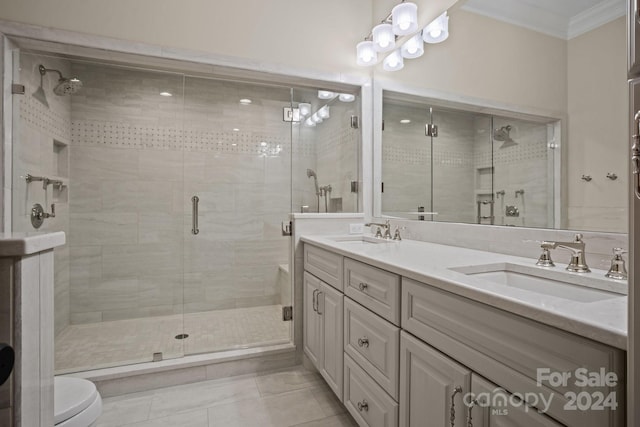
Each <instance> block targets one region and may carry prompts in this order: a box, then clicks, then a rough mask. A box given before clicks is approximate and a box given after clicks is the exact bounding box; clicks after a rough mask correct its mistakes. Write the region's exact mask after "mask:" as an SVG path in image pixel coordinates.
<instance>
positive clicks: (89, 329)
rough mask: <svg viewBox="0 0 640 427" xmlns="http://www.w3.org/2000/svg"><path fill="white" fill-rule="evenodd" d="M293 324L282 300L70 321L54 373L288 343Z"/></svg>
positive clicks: (60, 340)
mask: <svg viewBox="0 0 640 427" xmlns="http://www.w3.org/2000/svg"><path fill="white" fill-rule="evenodd" d="M183 323H184V326H183ZM290 325H291V322H283V321H282V306H280V305H269V306H262V307H249V308H236V309H231V310H215V311H207V312H200V313H190V314H185V315H184V316H183V315H172V316H161V317H146V318H139V319H127V320H115V321H110V322H100V323H89V324H83V325H71V326H69V327H67V328H66V329H65V330H64V331H63V332H62V333H60V335H58V336H57V337H56V342H55V346H56V356H55V363H56V365H55V366H56V374H62V373H68V372H78V371H86V370H91V369H99V368H106V367H111V366H120V365H127V364H132V363H141V362H149V361H151V360H152V358H153V353H157V352H162V354H163V358H164V359H169V358H174V357H180V356H182V355H188V354H198V353H210V352H215V351H222V350H230V349H237V348H245V347H257V346H263V345H271V344H281V343H286V342H289V340H290V338H289V336H290V333H289V328H290ZM182 333H186V334H189V337H188V338H186V339H183V340H178V339H175V336H176V335H178V334H182Z"/></svg>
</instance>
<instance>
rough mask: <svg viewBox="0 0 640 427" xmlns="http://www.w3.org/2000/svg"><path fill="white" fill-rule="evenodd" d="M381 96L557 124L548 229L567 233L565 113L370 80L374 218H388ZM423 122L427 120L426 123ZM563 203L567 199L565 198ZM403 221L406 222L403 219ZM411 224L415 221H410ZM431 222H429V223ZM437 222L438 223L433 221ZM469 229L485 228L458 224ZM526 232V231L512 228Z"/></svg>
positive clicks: (376, 79)
mask: <svg viewBox="0 0 640 427" xmlns="http://www.w3.org/2000/svg"><path fill="white" fill-rule="evenodd" d="M384 92H396V93H402V94H406V95H407V97H409V98H427V99H429V100H430V101H433V102H432V105H433V106H434V107H443V108H449V109H456V110H461V111H467V112H470V113H474V112H475V113H480V114H487V115H498V116H501V117H510V118H515V119H523V120H531V119H534V120H536V119H537V120H539V119H541V118H545V119H549V121H556V122H558V126H559V127H560V132H559V133H560V137H559V141H558V145H559V147H558V149H557V151H556V153H557V154H556V155H554V158H553V173H554V183H553V195H552V197H553V200H554V208H553V211H554V214H553V217H554V221H553V222H554V224H553V226H552V227H548V229H553V230H560V229H566V228H567V227H566V225H567V201H566V200H564V199H563V196H564V195H565V194H567V190H566V188H567V186H566V168H563V167H562V166H563V164H564V163H565V162H564V159H565V158H566V151H567V146H566V145H567V144H565V141H567V130H566V127H567V126H566V123H567V116H566V114H564V113H561V112H558V111H553V110H539V109H532V108H526V107H521V106H516V105H508V104H503V103H499V102H496V101H491V100H486V99H480V98H474V97H469V96H465V95H456V94H451V93H447V92H442V91H437V90H432V89H424V88H417V87H414V86H410V85H406V84H404V83H400V82H398V81H394V80H388V79H381V78H374V80H373V180H372V186H371V189H372V192H373V206H372V208H373V210H372V213H373V215H372V216H373V217H374V218H387V217H386V216H384V215H383V213H382V192H381V186H382V121H383V103H384V102H383V101H384ZM425 120H426V119H425ZM425 123H426V121H425ZM565 199H566V198H565ZM402 219H403V220H404V219H406V218H402ZM409 220H410V221H414V220H412V219H409ZM429 222H431V221H429ZM433 222H438V221H433ZM460 224H468V225H485V224H475V223H460ZM515 228H528V227H515Z"/></svg>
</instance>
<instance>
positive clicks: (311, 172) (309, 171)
mask: <svg viewBox="0 0 640 427" xmlns="http://www.w3.org/2000/svg"><path fill="white" fill-rule="evenodd" d="M307 178H313V184H314V185H315V187H316V196H319V195H320V188H319V187H318V176H317V175H316V173H315V172H314V170H313V169H307Z"/></svg>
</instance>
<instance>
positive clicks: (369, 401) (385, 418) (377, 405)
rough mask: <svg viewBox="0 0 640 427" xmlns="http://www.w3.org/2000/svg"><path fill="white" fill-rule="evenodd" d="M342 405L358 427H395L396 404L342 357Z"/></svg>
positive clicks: (396, 417) (345, 356)
mask: <svg viewBox="0 0 640 427" xmlns="http://www.w3.org/2000/svg"><path fill="white" fill-rule="evenodd" d="M344 405H345V406H346V407H347V410H348V411H349V413H350V414H351V415H352V416H353V418H354V419H355V420H356V422H357V423H358V425H360V426H364V427H367V426H371V427H396V426H397V425H398V404H397V403H396V402H395V401H394V400H393V399H392V398H391V397H389V395H388V394H387V393H385V391H384V390H383V389H382V388H381V387H380V386H379V385H378V384H377V383H376V382H375V381H373V380H372V379H371V378H370V377H369V376H368V375H367V373H366V372H365V371H363V370H362V368H360V367H359V366H358V364H357V363H356V362H354V361H353V359H351V357H349V355H347V354H345V355H344Z"/></svg>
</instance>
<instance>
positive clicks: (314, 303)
mask: <svg viewBox="0 0 640 427" xmlns="http://www.w3.org/2000/svg"><path fill="white" fill-rule="evenodd" d="M318 292H319V291H318V289H314V290H313V311H315V312H316V313H317V312H318V295H317V294H318Z"/></svg>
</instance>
